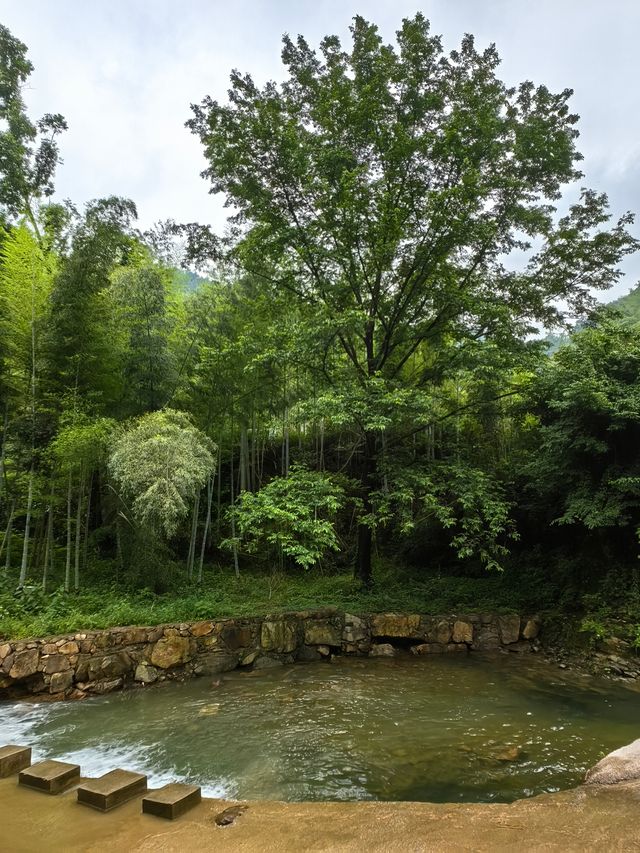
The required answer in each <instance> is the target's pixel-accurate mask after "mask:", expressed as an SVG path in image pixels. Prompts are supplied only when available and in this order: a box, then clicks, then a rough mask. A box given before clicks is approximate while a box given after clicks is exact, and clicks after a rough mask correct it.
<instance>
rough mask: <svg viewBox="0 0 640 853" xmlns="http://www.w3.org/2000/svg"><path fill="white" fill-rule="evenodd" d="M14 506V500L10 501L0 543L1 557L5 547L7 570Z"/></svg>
mask: <svg viewBox="0 0 640 853" xmlns="http://www.w3.org/2000/svg"><path fill="white" fill-rule="evenodd" d="M15 508H16V502H15V500H13V501H11V509H10V510H9V518H8V519H7V529H6V530H5V532H4V538H3V540H2V545H0V557H2V552H3V551H4V549H5V548H6V549H7V559H6V564H5V568H6V569H7V571H8V570H9V569H10V568H11V531H12V530H13V513H14V511H15Z"/></svg>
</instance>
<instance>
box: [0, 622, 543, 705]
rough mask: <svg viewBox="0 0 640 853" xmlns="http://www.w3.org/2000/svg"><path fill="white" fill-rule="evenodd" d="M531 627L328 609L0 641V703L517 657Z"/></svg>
mask: <svg viewBox="0 0 640 853" xmlns="http://www.w3.org/2000/svg"><path fill="white" fill-rule="evenodd" d="M539 628H540V625H539V621H538V620H537V619H535V618H533V619H521V617H520V616H516V615H508V616H502V615H495V614H478V615H466V616H449V617H433V616H422V615H420V614H398V613H380V614H360V615H354V614H349V613H344V612H342V611H338V610H336V609H333V608H327V609H324V610H315V611H301V612H296V613H284V614H277V615H272V616H264V617H247V618H243V619H223V620H204V621H200V622H191V623H186V622H185V623H179V624H172V625H160V626H156V627H152V628H140V627H125V628H112V629H108V630H105V631H86V632H82V633H77V634H71V635H66V636H64V637H54V638H51V639H46V640H30V641H17V642H5V643H0V697H13V696H24V695H35V696H41V697H43V698H44V697H49V698H67V697H68V698H83V697H85V696H87V695H89V694H96V693H97V694H100V693H108V692H110V691H112V690H118V689H120V688H121V687H123V686H125V685H127V684H138V685H145V684H152V683H153V682H156V681H163V680H166V679H168V678H174V679H175V678H187V677H190V676H192V675H200V676H202V675H213V674H215V673H219V672H225V671H228V670H231V669H235V668H236V667H238V666H240V667H246V666H253V667H254V668H264V667H269V666H279V665H281V664H285V663H293V662H294V661H296V660H321V659H323V658H324V659H328V658H330V657H331V656H332V655H334V654H346V655H359V656H366V655H371V656H381V655H382V656H388V655H394V654H396V653H397V652H398V650H399V649H401V648H404V649H410V650H411V652H413V653H414V654H416V655H428V654H444V653H449V652H456V653H461V652H462V653H465V652H468V651H470V650H480V651H492V650H497V649H500V648H508V649H510V650H514V651H524V650H529V649H530V648H531V643H532V641H534V640H535V639H536V637H537V636H538V632H539Z"/></svg>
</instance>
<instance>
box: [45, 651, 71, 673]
mask: <svg viewBox="0 0 640 853" xmlns="http://www.w3.org/2000/svg"><path fill="white" fill-rule="evenodd" d="M42 663H43V664H44V672H46V673H47V674H48V675H51V674H52V673H54V672H64V670H65V669H71V664H70V663H69V658H68V657H67V656H66V655H44V656H43V658H42Z"/></svg>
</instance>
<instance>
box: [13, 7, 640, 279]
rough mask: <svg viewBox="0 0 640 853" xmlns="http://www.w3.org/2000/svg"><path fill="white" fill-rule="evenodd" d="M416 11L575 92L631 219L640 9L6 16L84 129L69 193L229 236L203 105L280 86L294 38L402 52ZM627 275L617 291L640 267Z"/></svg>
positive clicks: (53, 106)
mask: <svg viewBox="0 0 640 853" xmlns="http://www.w3.org/2000/svg"><path fill="white" fill-rule="evenodd" d="M417 9H421V10H422V11H423V12H424V13H425V14H426V15H427V17H429V18H430V19H431V22H432V28H433V31H434V32H439V33H442V34H443V36H444V41H445V46H447V47H449V48H450V47H453V46H455V44H456V43H457V42H459V40H460V37H461V36H462V34H463V33H464V32H472V33H474V34H475V35H476V37H477V40H478V42H479V44H487V43H488V42H490V41H495V42H496V44H497V46H498V50H499V52H500V54H501V56H502V58H503V65H502V73H503V75H504V77H505V79H507V80H508V81H509V82H513V83H516V82H519V81H520V80H522V79H532V80H534V81H535V82H544V83H547V84H548V85H549V86H550V87H551V88H554V89H562V88H565V87H570V88H573V89H575V96H574V107H575V110H576V112H578V113H580V114H581V116H582V120H581V123H580V129H581V134H582V135H581V140H580V149H581V150H582V151H583V153H584V154H585V158H586V159H585V162H584V164H583V167H584V170H585V172H586V179H585V183H587V184H589V185H593V186H595V187H596V188H597V189H601V190H607V191H609V195H610V199H611V203H612V208H613V209H614V210H615V211H616V212H621V211H622V210H625V209H627V208H629V207H631V208H634V207H637V208H640V198H639V194H640V164H639V160H638V148H639V146H638V142H637V140H638V136H639V134H638V130H639V128H638V124H639V123H640V118H638V116H640V87H638V86H636V85H635V74H634V72H635V63H636V55H637V45H636V42H637V33H638V32H639V31H640V4H639V3H637V2H636V0H610V2H609V3H607V4H604V3H596V2H594V0H588V2H585V0H562V2H559V0H536V2H530V0H484V2H480V0H413V2H406V0H395V2H393V3H390V2H388V0H360V2H353V0H318V1H317V2H312V0H297V2H293V0H237V2H235V3H230V2H224V3H223V2H221V0H184V2H182V3H180V4H178V3H175V2H170V0H136V2H131V0H110V2H108V3H107V2H99V3H98V2H86V1H85V0H57V1H56V2H55V3H54V2H51V0H23V2H22V3H16V2H15V0H10V2H7V0H0V20H1V21H2V23H3V24H5V25H6V26H8V27H9V28H10V29H11V31H12V32H13V33H14V35H16V36H17V37H18V38H20V39H22V41H24V42H25V43H26V44H27V45H28V47H29V55H30V57H31V60H32V62H33V63H34V65H35V66H36V70H35V73H34V74H33V76H32V80H31V88H30V89H29V91H28V92H26V96H27V100H28V103H29V106H30V109H31V110H32V112H33V114H34V115H39V114H41V113H44V112H61V113H62V114H63V115H64V116H65V117H66V119H67V121H68V122H69V128H70V129H69V132H68V133H67V134H65V136H64V138H63V140H62V154H63V158H64V161H65V162H64V165H63V166H62V167H61V168H60V171H59V173H58V179H57V190H58V196H60V197H62V198H64V197H70V198H72V199H73V200H74V201H75V202H76V203H82V202H84V201H86V200H88V199H90V198H95V197H98V196H102V195H108V194H119V195H126V196H129V197H131V198H133V199H134V201H136V203H137V205H138V209H139V212H140V218H141V224H142V225H143V226H146V225H148V224H151V223H152V222H154V221H156V220H158V219H164V218H167V217H173V218H175V219H177V220H181V221H201V222H209V223H211V224H213V225H214V226H215V227H216V228H221V227H222V224H223V222H224V219H225V211H224V210H223V207H222V200H221V199H214V198H212V197H211V196H210V195H208V192H207V185H206V183H205V182H204V181H203V180H202V179H201V178H200V177H199V173H200V171H201V170H202V169H203V168H204V165H205V164H204V158H203V156H202V152H201V149H200V145H199V143H198V141H197V140H196V139H195V137H193V136H192V135H191V134H190V133H189V131H188V130H187V129H186V128H185V127H184V122H185V120H186V119H187V118H188V117H189V115H190V110H189V104H190V103H191V102H197V101H199V100H201V98H202V97H203V96H204V95H206V94H210V95H212V96H214V97H217V98H224V96H225V92H226V89H227V84H228V77H229V72H230V70H231V69H232V68H239V69H241V70H243V71H250V72H251V73H252V74H253V76H254V77H255V78H256V79H257V80H258V81H264V80H266V79H268V78H275V79H278V78H279V77H280V73H281V72H280V38H281V35H282V33H283V32H285V31H286V32H289V33H291V34H294V35H295V34H297V33H299V32H302V33H304V34H305V36H306V37H307V38H308V40H309V41H311V42H312V43H317V41H318V40H319V39H320V38H321V37H322V36H323V35H325V34H326V33H329V32H337V33H338V34H339V35H341V36H343V37H346V36H347V32H348V26H349V23H350V20H351V18H352V16H353V15H355V14H356V13H359V14H362V15H364V16H365V17H367V18H368V19H370V20H372V21H375V22H376V23H378V24H379V25H380V28H381V30H382V32H383V35H384V37H385V38H386V39H388V40H391V39H392V38H393V34H394V31H395V30H396V29H397V27H398V26H399V23H400V19H401V18H402V17H403V16H409V15H413V14H414V13H415V11H416V10H417ZM626 268H627V269H628V271H629V277H628V278H627V281H626V282H624V283H623V284H621V285H620V286H619V287H618V288H617V292H624V291H626V290H627V289H628V287H629V286H630V285H631V284H632V279H633V278H635V277H637V276H638V274H639V273H640V262H635V261H629V262H628V263H627V265H626Z"/></svg>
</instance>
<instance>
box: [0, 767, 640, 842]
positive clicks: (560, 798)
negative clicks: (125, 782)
mask: <svg viewBox="0 0 640 853" xmlns="http://www.w3.org/2000/svg"><path fill="white" fill-rule="evenodd" d="M229 805H231V804H230V803H228V802H225V801H222V800H210V799H204V800H203V801H202V803H201V804H200V805H199V806H197V807H196V808H195V809H193V810H192V811H191V812H189V813H188V814H186V815H184V816H183V817H182V818H179V819H178V820H176V821H173V822H171V821H164V820H162V819H160V818H155V817H152V816H151V815H143V814H141V806H140V799H139V798H137V799H135V800H132V801H131V802H129V803H127V804H125V805H123V806H120V807H119V808H117V809H115V810H114V811H113V812H110V813H107V814H101V813H100V812H96V811H93V810H92V809H90V808H87V807H86V806H81V805H78V803H77V802H76V793H75V790H73V789H71V790H70V791H67V792H66V793H64V794H60V795H58V796H49V795H47V794H42V793H39V792H37V791H30V790H26V789H24V788H19V787H18V785H17V782H16V777H15V776H13V777H10V778H8V779H2V780H0V851H2V853H36V851H37V853H40V851H43V853H58V851H60V853H80V851H82V853H94V851H110V853H120V851H122V853H142V851H145V853H151V851H154V853H155V851H163V853H164V851H172V852H173V851H176V853H178V851H179V853H183V851H201V850H203V851H204V850H212V851H222V852H223V853H224V851H234V853H244V851H246V853H269V851H273V853H303V851H331V853H343V851H344V853H346V851H354V853H355V851H358V853H360V851H367V853H371V852H372V851H379V853H395V852H396V851H398V853H400V851H402V853H418V851H420V853H421V851H514V850H522V849H524V850H525V851H526V853H531V851H547V850H554V851H555V850H563V851H573V850H576V851H578V850H580V851H592V850H593V851H603V853H604V851H606V853H610V851H633V850H640V781H636V782H632V783H626V784H620V785H616V786H603V787H595V786H594V787H581V788H575V789H573V790H571V791H565V792H562V793H560V794H544V795H542V796H539V797H534V798H532V799H529V800H518V801H516V802H515V803H512V804H510V805H500V804H495V805H494V804H490V805H484V804H461V805H457V804H435V805H434V804H429V803H374V802H366V803H277V802H263V801H257V802H251V803H249V804H248V809H247V811H246V812H245V813H244V814H242V815H241V816H240V817H238V818H237V819H236V821H235V823H233V824H232V825H230V826H227V827H218V826H216V824H215V821H214V818H215V816H216V815H217V814H219V813H220V812H221V811H222V810H223V809H224V808H226V807H227V806H229Z"/></svg>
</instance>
